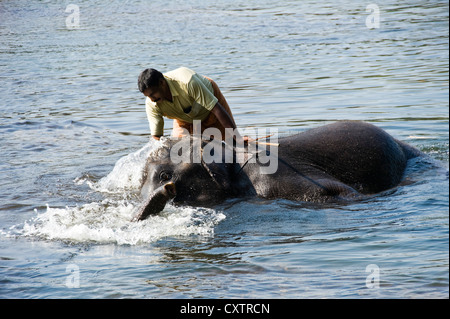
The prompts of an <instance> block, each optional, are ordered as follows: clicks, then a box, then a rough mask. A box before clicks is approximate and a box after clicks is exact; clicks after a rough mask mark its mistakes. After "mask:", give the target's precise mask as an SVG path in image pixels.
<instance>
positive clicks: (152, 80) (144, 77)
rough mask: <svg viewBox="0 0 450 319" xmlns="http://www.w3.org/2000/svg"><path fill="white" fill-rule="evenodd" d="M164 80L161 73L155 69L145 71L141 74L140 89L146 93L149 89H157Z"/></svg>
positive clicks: (139, 78) (139, 79)
mask: <svg viewBox="0 0 450 319" xmlns="http://www.w3.org/2000/svg"><path fill="white" fill-rule="evenodd" d="M162 78H163V75H162V73H161V72H159V71H157V70H155V69H145V70H144V71H142V72H141V74H139V77H138V87H139V91H141V92H142V93H144V91H145V90H147V89H148V88H149V87H156V86H158V85H159V80H160V79H162Z"/></svg>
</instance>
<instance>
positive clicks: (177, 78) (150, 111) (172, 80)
mask: <svg viewBox="0 0 450 319" xmlns="http://www.w3.org/2000/svg"><path fill="white" fill-rule="evenodd" d="M164 78H165V79H166V81H167V84H168V85H169V89H170V93H172V101H173V102H170V101H167V100H164V101H159V102H156V103H154V102H152V100H150V98H148V97H147V98H146V100H145V110H146V112H147V118H148V122H149V125H150V132H151V134H152V135H163V134H164V119H163V116H165V117H168V118H170V119H177V120H181V121H184V122H188V123H192V122H193V121H194V120H200V121H202V120H204V119H205V118H206V117H207V116H208V115H209V113H210V112H211V110H212V109H213V108H214V106H215V105H216V103H217V98H216V97H215V96H214V90H213V87H212V84H211V82H210V81H209V80H208V79H206V78H204V77H203V76H201V75H199V74H197V73H195V72H194V71H192V70H190V69H188V68H185V67H181V68H178V69H176V70H173V71H170V72H168V73H165V74H164ZM189 108H190V111H189V112H188V113H185V111H184V110H189Z"/></svg>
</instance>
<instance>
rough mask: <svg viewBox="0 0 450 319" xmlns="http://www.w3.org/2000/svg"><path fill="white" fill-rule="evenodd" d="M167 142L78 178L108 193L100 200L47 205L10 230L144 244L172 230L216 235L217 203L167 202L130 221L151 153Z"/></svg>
mask: <svg viewBox="0 0 450 319" xmlns="http://www.w3.org/2000/svg"><path fill="white" fill-rule="evenodd" d="M163 146H164V140H162V141H161V142H156V141H150V142H149V143H148V144H146V145H145V146H144V147H143V148H141V149H140V150H139V151H137V152H134V153H131V154H128V155H126V156H124V157H122V158H121V159H119V160H118V161H117V163H116V164H115V166H114V168H113V170H112V171H111V172H110V173H109V174H108V175H107V176H105V177H104V178H102V179H100V180H99V181H98V182H92V181H89V180H85V179H79V180H75V181H74V182H75V183H77V184H83V183H84V182H86V183H87V184H88V185H89V187H90V188H91V189H93V190H94V191H98V192H102V193H104V194H105V195H106V197H107V198H105V199H104V200H102V201H101V202H92V203H88V204H85V205H82V206H81V207H78V206H77V207H66V208H51V207H49V206H48V205H47V209H46V211H45V212H43V213H39V212H37V211H36V213H37V216H36V217H34V218H33V219H31V220H29V221H26V222H25V223H24V224H23V225H20V226H13V227H11V229H10V232H9V234H7V235H9V236H25V237H37V238H42V239H46V240H62V241H68V242H75V243H80V242H94V243H114V244H118V245H138V244H145V243H150V242H154V241H157V240H159V239H161V238H164V237H170V236H190V235H200V236H212V235H213V234H214V226H215V225H217V224H218V223H219V222H220V221H221V220H223V219H224V218H225V215H224V214H223V213H221V212H217V211H215V210H213V209H206V208H194V207H175V206H173V205H171V204H168V205H166V208H165V209H164V210H163V211H162V212H161V213H160V214H159V215H157V216H151V217H149V218H148V219H146V220H145V221H142V222H131V221H130V220H131V218H132V216H133V215H134V213H135V211H136V209H137V207H138V206H139V204H140V198H138V196H136V192H138V191H139V188H140V185H141V179H142V172H143V169H144V167H145V162H146V160H147V158H148V157H149V156H158V154H159V152H161V151H163V149H164V147H163ZM133 194H134V195H133ZM117 195H119V196H117ZM118 198H119V199H118Z"/></svg>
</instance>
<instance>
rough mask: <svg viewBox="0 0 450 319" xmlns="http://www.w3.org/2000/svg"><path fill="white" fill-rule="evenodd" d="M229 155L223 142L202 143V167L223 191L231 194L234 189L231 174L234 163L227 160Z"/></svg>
mask: <svg viewBox="0 0 450 319" xmlns="http://www.w3.org/2000/svg"><path fill="white" fill-rule="evenodd" d="M227 154H228V153H227V152H225V145H224V144H223V143H222V142H218V141H215V140H212V141H210V142H205V141H204V142H203V143H202V166H203V167H204V168H205V170H206V172H208V174H209V176H211V179H212V180H213V181H214V182H215V183H216V184H217V185H218V186H219V187H220V188H221V189H222V190H224V191H226V192H229V191H230V190H231V189H232V182H231V177H232V176H231V173H230V172H231V169H232V165H233V163H229V160H228V161H227V160H226V156H227ZM231 162H232V160H231Z"/></svg>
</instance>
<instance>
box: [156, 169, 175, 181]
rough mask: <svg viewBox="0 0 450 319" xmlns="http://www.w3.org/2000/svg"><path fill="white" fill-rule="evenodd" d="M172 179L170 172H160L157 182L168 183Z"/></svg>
mask: <svg viewBox="0 0 450 319" xmlns="http://www.w3.org/2000/svg"><path fill="white" fill-rule="evenodd" d="M171 179H172V173H171V172H168V171H162V172H161V173H160V174H159V180H160V181H161V182H167V181H170V180H171Z"/></svg>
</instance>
